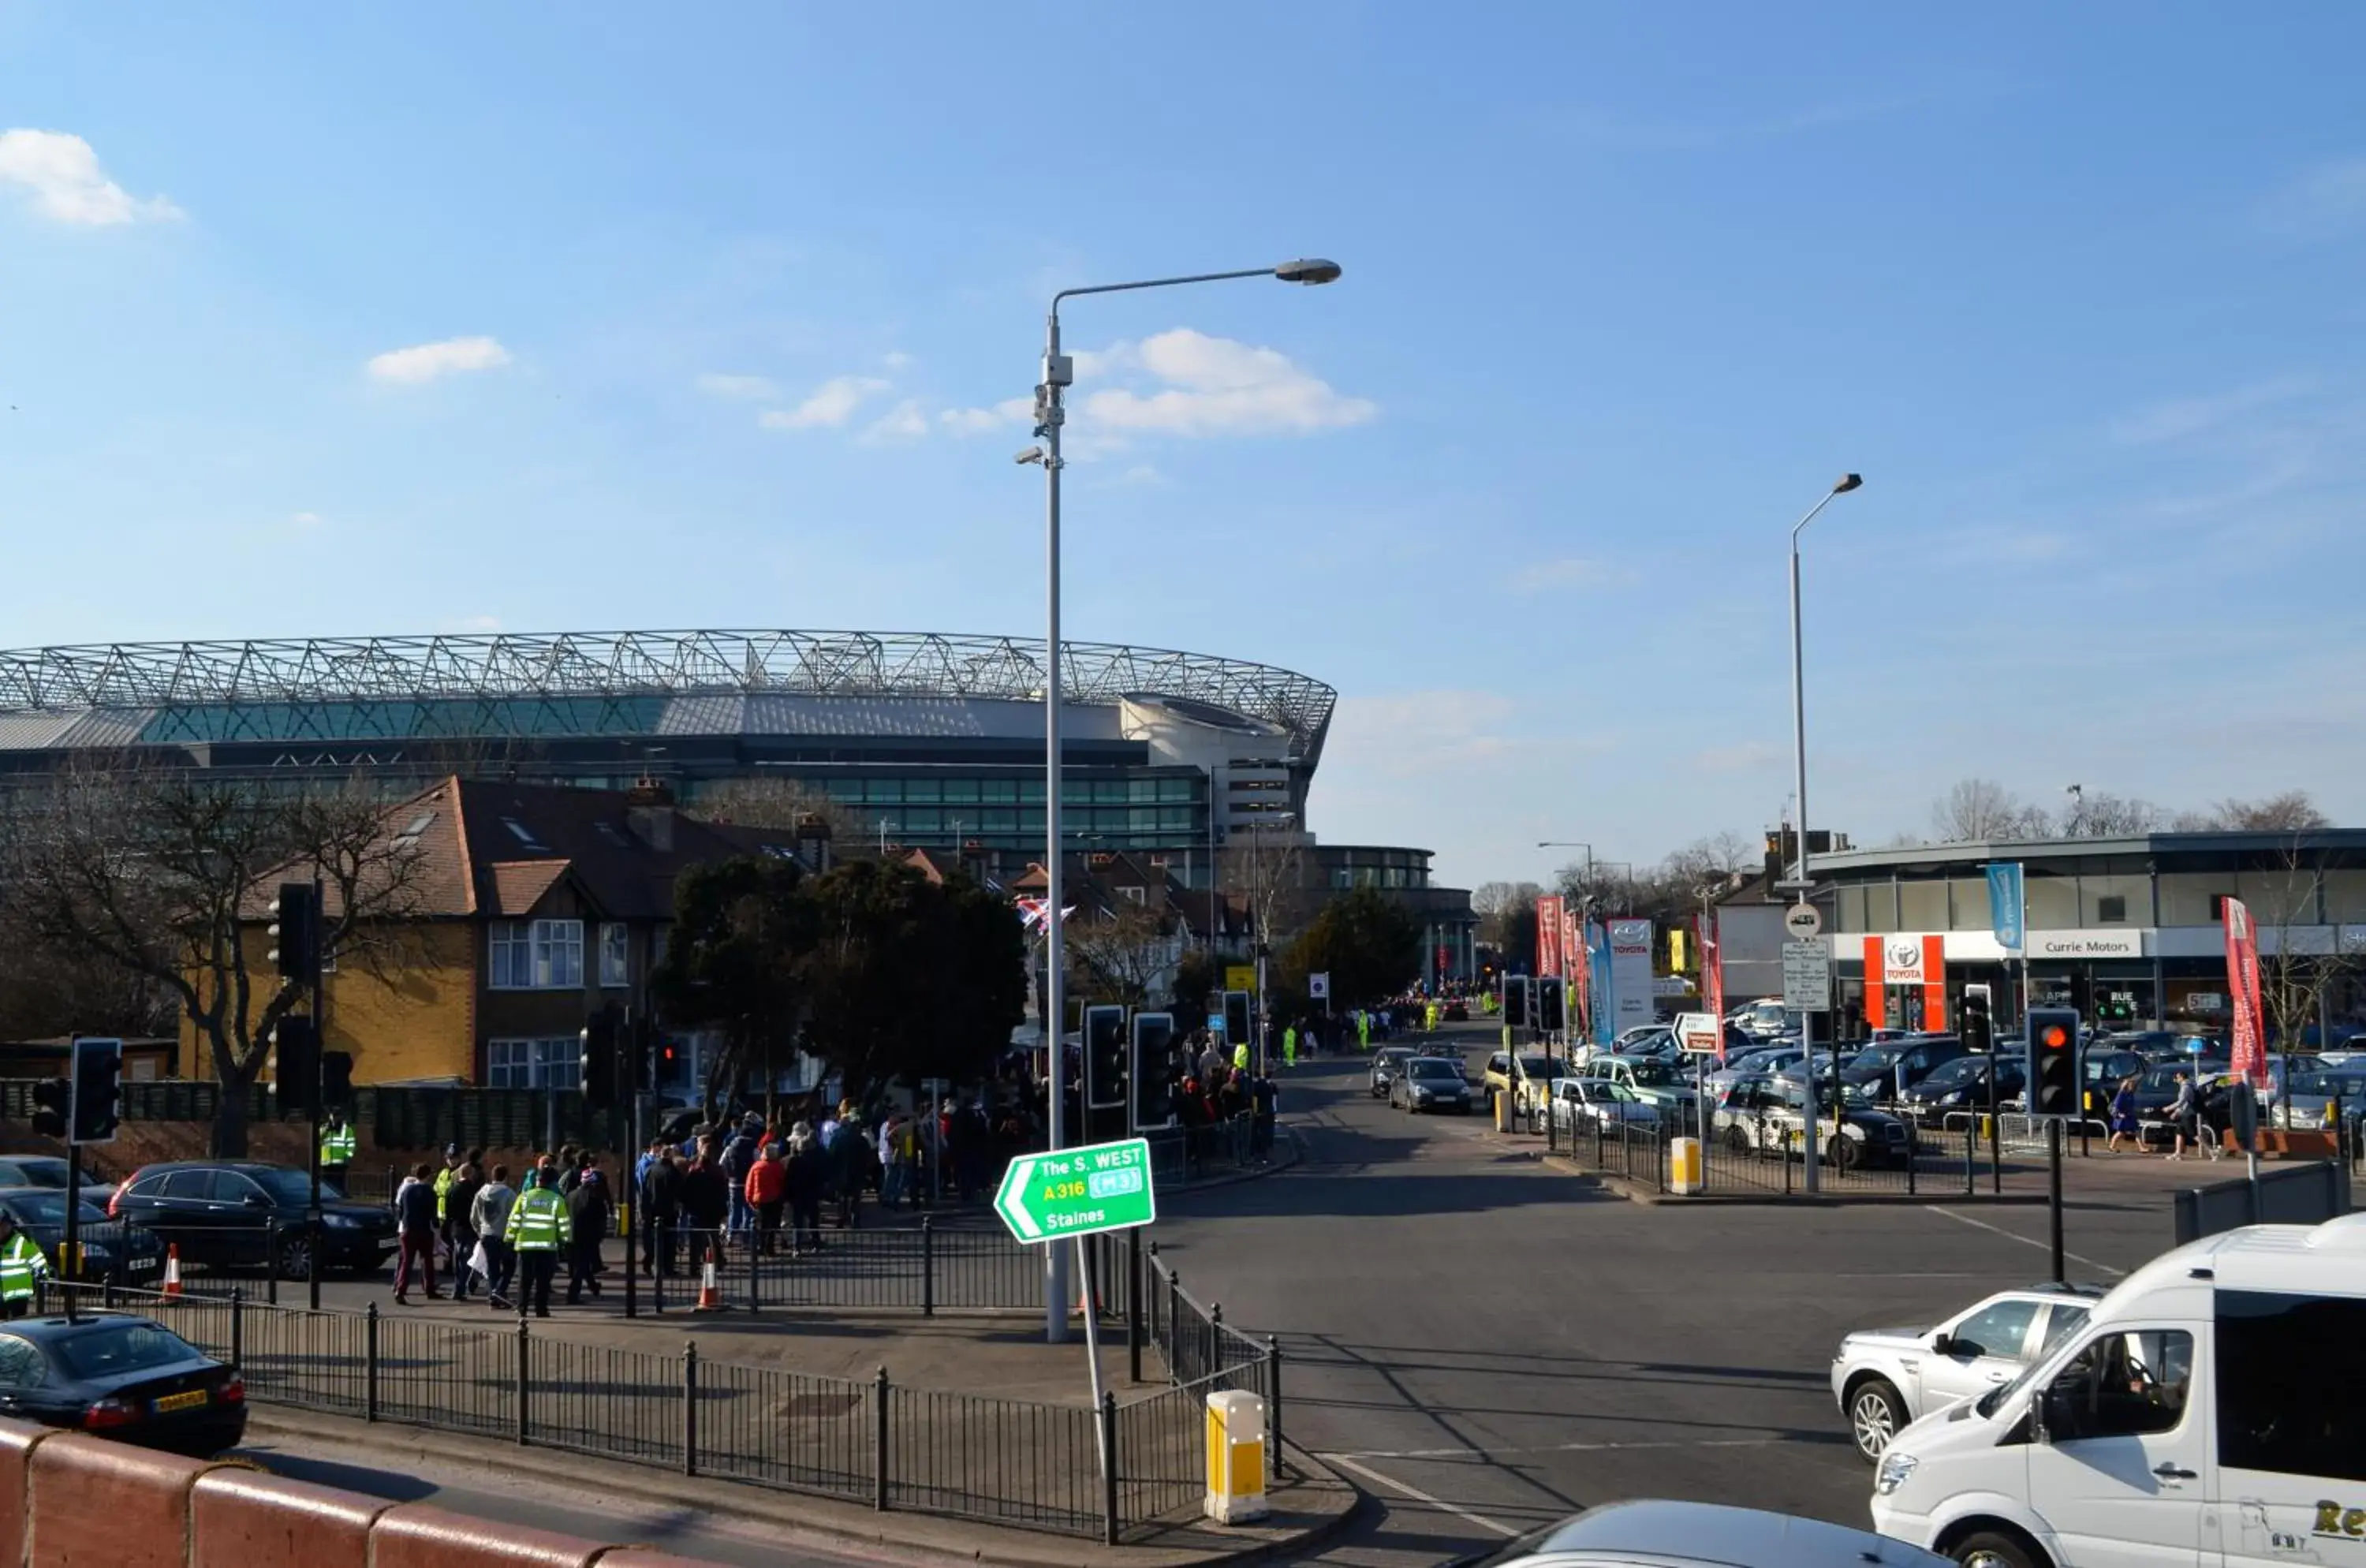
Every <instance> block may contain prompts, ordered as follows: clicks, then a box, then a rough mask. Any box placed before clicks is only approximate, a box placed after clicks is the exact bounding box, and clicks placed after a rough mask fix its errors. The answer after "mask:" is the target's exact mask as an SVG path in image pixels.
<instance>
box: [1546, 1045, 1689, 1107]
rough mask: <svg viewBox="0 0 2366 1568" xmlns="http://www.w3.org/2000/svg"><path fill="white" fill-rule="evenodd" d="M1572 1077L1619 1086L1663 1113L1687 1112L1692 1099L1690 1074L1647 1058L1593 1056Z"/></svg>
mask: <svg viewBox="0 0 2366 1568" xmlns="http://www.w3.org/2000/svg"><path fill="white" fill-rule="evenodd" d="M1574 1076H1575V1077H1579V1078H1582V1079H1583V1080H1585V1081H1586V1082H1588V1083H1605V1084H1623V1085H1625V1086H1626V1087H1627V1088H1628V1089H1631V1090H1633V1091H1634V1094H1635V1097H1636V1098H1637V1099H1638V1100H1645V1101H1647V1102H1649V1103H1651V1104H1652V1105H1656V1106H1658V1107H1659V1108H1660V1110H1661V1111H1662V1112H1663V1113H1666V1112H1673V1111H1689V1110H1690V1109H1691V1108H1692V1105H1693V1103H1694V1101H1695V1100H1696V1096H1695V1095H1694V1093H1693V1076H1692V1074H1691V1073H1689V1072H1684V1071H1682V1070H1680V1069H1679V1068H1678V1066H1676V1065H1675V1064H1673V1063H1670V1062H1662V1061H1660V1060H1659V1059H1658V1058H1656V1057H1651V1056H1597V1057H1595V1058H1594V1060H1593V1061H1591V1062H1588V1063H1586V1064H1585V1066H1583V1068H1581V1069H1579V1071H1578V1072H1577V1073H1576V1074H1575V1075H1574Z"/></svg>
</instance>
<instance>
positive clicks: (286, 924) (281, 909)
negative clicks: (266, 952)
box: [270, 882, 321, 987]
mask: <svg viewBox="0 0 2366 1568" xmlns="http://www.w3.org/2000/svg"><path fill="white" fill-rule="evenodd" d="M270 936H271V954H270V956H271V963H272V964H273V966H274V967H276V969H277V970H278V971H279V983H280V985H281V986H282V987H287V986H310V985H312V984H313V983H315V982H316V981H318V980H319V979H320V977H321V905H320V900H319V897H317V895H316V894H315V893H314V891H313V888H312V885H311V884H310V883H309V882H283V883H281V884H280V885H279V897H276V898H274V899H273V900H272V901H271V928H270Z"/></svg>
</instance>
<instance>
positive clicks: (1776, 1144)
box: [1554, 1115, 2043, 1198]
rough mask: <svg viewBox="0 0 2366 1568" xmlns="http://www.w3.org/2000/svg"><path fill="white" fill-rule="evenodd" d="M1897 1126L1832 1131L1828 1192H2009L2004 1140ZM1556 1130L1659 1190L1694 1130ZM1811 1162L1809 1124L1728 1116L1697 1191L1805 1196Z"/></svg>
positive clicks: (1602, 1162)
mask: <svg viewBox="0 0 2366 1568" xmlns="http://www.w3.org/2000/svg"><path fill="white" fill-rule="evenodd" d="M1895 1130H1896V1131H1898V1132H1900V1133H1902V1134H1903V1136H1902V1137H1898V1138H1876V1137H1873V1136H1868V1137H1866V1138H1865V1139H1863V1140H1859V1139H1856V1138H1853V1137H1851V1136H1850V1135H1849V1134H1845V1133H1830V1134H1827V1135H1826V1137H1825V1139H1824V1145H1823V1149H1822V1155H1823V1157H1822V1159H1821V1160H1820V1169H1819V1171H1818V1181H1819V1184H1820V1189H1821V1191H1822V1193H1824V1194H1825V1195H1829V1196H1835V1197H1846V1196H1851V1195H1865V1194H1877V1193H1899V1194H1907V1195H1921V1194H1923V1193H1931V1194H1934V1195H1950V1196H1960V1197H1967V1198H1968V1197H1977V1196H1980V1195H1981V1194H1982V1193H1984V1192H1985V1193H1989V1194H1990V1195H1993V1194H1994V1193H1996V1192H1998V1191H2000V1190H2002V1184H2003V1178H2004V1175H2005V1173H2006V1169H2007V1164H2006V1161H2005V1159H2004V1158H2003V1156H2002V1154H2000V1146H1999V1145H1998V1143H1996V1142H1993V1141H1991V1139H1989V1138H1988V1137H1984V1136H1983V1135H1982V1132H1981V1129H1980V1128H1979V1127H1978V1126H1977V1125H1975V1126H1971V1127H1967V1128H1961V1129H1949V1128H1944V1127H1943V1128H1929V1127H1922V1128H1917V1127H1914V1126H1911V1125H1910V1124H1897V1126H1896V1127H1895ZM1875 1131H1876V1132H1879V1131H1882V1129H1879V1128H1876V1129H1875ZM1554 1134H1555V1135H1554V1143H1555V1146H1556V1148H1557V1149H1558V1150H1559V1151H1560V1152H1563V1153H1566V1154H1567V1155H1568V1156H1570V1157H1571V1158H1572V1159H1573V1160H1575V1161H1576V1162H1577V1163H1579V1164H1580V1165H1583V1166H1586V1167H1589V1168H1593V1169H1595V1170H1600V1171H1604V1172H1606V1173H1609V1174H1613V1175H1617V1176H1620V1177H1624V1178H1626V1179H1628V1180H1631V1181H1635V1182H1638V1183H1649V1184H1650V1185H1651V1188H1652V1190H1654V1191H1658V1192H1671V1191H1673V1182H1672V1168H1671V1156H1672V1153H1673V1150H1672V1148H1671V1145H1673V1143H1674V1141H1675V1140H1676V1139H1678V1138H1683V1137H1691V1136H1696V1134H1695V1132H1694V1131H1693V1130H1692V1129H1691V1128H1690V1127H1688V1126H1680V1125H1677V1124H1676V1123H1674V1122H1656V1123H1654V1122H1607V1121H1604V1122H1589V1123H1587V1124H1584V1125H1581V1126H1579V1127H1577V1128H1576V1129H1575V1131H1574V1132H1573V1133H1572V1129H1571V1127H1570V1126H1569V1124H1568V1122H1566V1121H1564V1122H1561V1123H1560V1125H1559V1126H1558V1127H1556V1128H1555V1129H1554ZM2039 1146H2040V1147H2041V1148H2042V1147H2043V1144H2042V1142H2041V1144H2040V1145H2039ZM2012 1152H2019V1151H2018V1150H2017V1149H2015V1150H2014V1151H2012ZM1805 1159H1806V1152H1805V1149H1804V1146H1803V1140H1802V1130H1801V1129H1800V1128H1799V1127H1798V1126H1797V1124H1796V1123H1792V1122H1789V1121H1788V1120H1787V1119H1783V1118H1773V1117H1764V1116H1750V1117H1735V1116H1731V1115H1727V1116H1725V1117H1724V1118H1723V1119H1722V1124H1721V1125H1719V1124H1715V1123H1713V1124H1712V1125H1711V1126H1710V1127H1709V1128H1708V1136H1707V1138H1704V1139H1701V1140H1700V1161H1701V1172H1700V1175H1701V1188H1700V1190H1701V1191H1702V1192H1704V1193H1706V1194H1710V1195H1719V1194H1745V1193H1747V1194H1756V1193H1768V1192H1775V1193H1783V1194H1796V1193H1799V1192H1802V1191H1803V1190H1804V1187H1805V1182H1804V1179H1803V1171H1804V1165H1805Z"/></svg>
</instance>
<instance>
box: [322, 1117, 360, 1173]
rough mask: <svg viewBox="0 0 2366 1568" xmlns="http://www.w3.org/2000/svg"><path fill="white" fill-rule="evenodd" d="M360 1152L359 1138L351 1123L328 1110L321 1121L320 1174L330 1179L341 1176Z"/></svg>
mask: <svg viewBox="0 0 2366 1568" xmlns="http://www.w3.org/2000/svg"><path fill="white" fill-rule="evenodd" d="M360 1152H361V1140H360V1139H359V1138H357V1137H355V1135H354V1126H353V1123H352V1122H348V1121H346V1120H345V1119H344V1117H343V1116H340V1115H338V1114H337V1113H336V1112H334V1111H332V1112H330V1114H329V1119H328V1120H327V1121H326V1122H321V1175H322V1176H326V1177H330V1178H332V1179H333V1178H335V1177H339V1176H343V1175H344V1172H345V1167H347V1166H349V1165H351V1164H353V1163H354V1156H355V1155H357V1154H359V1153H360Z"/></svg>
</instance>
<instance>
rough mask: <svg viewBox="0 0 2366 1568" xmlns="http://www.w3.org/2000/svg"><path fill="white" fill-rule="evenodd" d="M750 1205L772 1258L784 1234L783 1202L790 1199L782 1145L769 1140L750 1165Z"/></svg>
mask: <svg viewBox="0 0 2366 1568" xmlns="http://www.w3.org/2000/svg"><path fill="white" fill-rule="evenodd" d="M745 1192H746V1196H747V1199H748V1206H749V1208H751V1209H753V1210H755V1211H756V1230H757V1235H759V1237H760V1239H761V1245H762V1247H763V1249H764V1255H765V1256H766V1257H768V1258H769V1257H771V1256H772V1249H773V1247H774V1246H775V1245H777V1243H778V1241H779V1239H780V1234H781V1205H782V1204H783V1203H784V1202H786V1201H788V1196H789V1168H788V1167H787V1166H785V1165H783V1164H782V1163H781V1145H778V1144H775V1143H767V1144H765V1145H764V1146H763V1148H762V1150H761V1151H760V1152H759V1153H758V1154H757V1156H756V1162H755V1163H754V1164H753V1165H751V1166H749V1168H748V1181H747V1186H746V1189H745Z"/></svg>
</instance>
